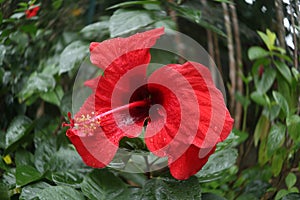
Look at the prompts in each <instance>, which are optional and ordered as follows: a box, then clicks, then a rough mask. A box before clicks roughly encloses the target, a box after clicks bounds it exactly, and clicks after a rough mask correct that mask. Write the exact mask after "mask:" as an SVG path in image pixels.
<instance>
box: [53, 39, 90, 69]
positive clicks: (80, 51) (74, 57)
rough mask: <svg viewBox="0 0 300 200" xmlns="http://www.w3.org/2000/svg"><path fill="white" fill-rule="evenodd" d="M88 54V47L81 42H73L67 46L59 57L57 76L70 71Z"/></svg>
mask: <svg viewBox="0 0 300 200" xmlns="http://www.w3.org/2000/svg"><path fill="white" fill-rule="evenodd" d="M88 52H89V47H88V45H87V44H85V43H83V42H82V41H75V42H72V43H71V44H69V45H68V46H67V47H66V48H65V49H64V50H63V52H62V53H61V55H60V60H59V66H60V69H59V74H62V73H64V72H68V71H70V70H72V69H73V68H74V67H75V65H76V63H78V62H81V61H83V60H84V58H85V57H86V56H87V55H88Z"/></svg>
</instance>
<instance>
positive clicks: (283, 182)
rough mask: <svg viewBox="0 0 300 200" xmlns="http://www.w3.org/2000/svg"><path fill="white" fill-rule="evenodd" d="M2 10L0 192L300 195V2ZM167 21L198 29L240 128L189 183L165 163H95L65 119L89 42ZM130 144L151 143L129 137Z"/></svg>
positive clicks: (19, 5) (69, 3)
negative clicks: (153, 167)
mask: <svg viewBox="0 0 300 200" xmlns="http://www.w3.org/2000/svg"><path fill="white" fill-rule="evenodd" d="M0 7H1V12H0V23H1V25H0V27H1V29H0V41H1V43H0V66H1V68H0V83H1V85H0V105H1V107H0V155H1V159H0V199H2V200H6V199H56V200H60V199H105V200H110V199H203V200H207V199H238V200H243V199H247V200H249V199H276V200H277V199H285V200H287V199H300V193H299V187H300V117H299V112H300V97H299V94H300V82H299V79H300V71H299V57H300V56H299V44H300V34H299V33H300V24H299V23H300V2H299V0H283V1H282V0H275V1H262V0H256V1H251V0H245V1H244V0H235V1H233V0H215V1H207V0H177V1H175V0H168V1H163V0H162V1H158V0H144V1H142V0H141V1H118V0H111V1H108V0H106V1H105V0H76V1H73V0H51V1H35V0H32V1H19V0H0ZM161 26H164V27H166V28H169V29H173V30H177V31H179V32H182V33H184V34H186V35H188V36H190V37H191V38H193V39H194V40H196V41H197V42H198V43H199V44H201V45H202V46H203V47H204V48H205V49H206V50H207V51H208V53H209V54H210V55H211V57H212V58H213V60H214V61H215V63H216V65H217V67H218V69H219V71H220V72H221V74H222V77H223V79H224V84H225V88H226V93H227V105H228V108H229V110H230V113H231V116H232V117H233V118H234V120H235V125H234V129H233V131H232V133H231V134H230V136H229V137H228V138H227V140H226V141H224V142H222V143H220V144H219V145H218V148H217V151H216V153H215V154H213V155H212V156H211V157H210V160H209V162H208V163H207V164H206V165H205V166H204V168H203V169H202V170H201V171H200V172H199V173H197V174H196V175H195V176H192V177H191V178H190V179H188V180H186V181H179V180H176V179H174V178H172V177H171V176H170V175H169V174H168V172H167V171H166V172H165V171H164V172H158V173H156V174H155V173H154V174H153V175H152V176H151V178H149V176H147V174H143V173H136V174H131V173H125V172H122V171H119V170H118V169H116V168H113V167H108V168H106V169H92V168H89V167H87V166H86V165H84V164H83V162H82V160H81V158H80V156H79V155H78V153H77V152H76V150H75V149H74V147H73V146H72V145H71V143H70V142H69V140H68V138H67V137H66V135H65V133H66V128H64V127H62V126H61V125H62V123H63V122H64V121H67V113H68V112H69V111H71V110H72V108H71V107H72V89H73V84H74V81H75V78H76V74H77V70H78V68H79V66H80V64H81V62H82V60H84V59H85V58H86V57H87V56H88V55H89V51H88V50H89V43H90V42H92V41H97V42H100V41H103V40H106V39H109V38H114V37H118V36H123V35H126V34H127V35H128V34H133V33H136V32H137V31H139V30H141V29H142V28H155V27H161ZM175 42H176V41H175ZM154 53H155V52H154ZM155 58H156V59H157V60H156V62H158V63H174V62H177V61H178V60H179V59H178V57H176V56H174V55H170V54H168V53H165V54H163V53H161V52H160V53H157V55H156V57H155ZM122 148H128V149H131V150H135V151H139V150H144V145H143V144H141V143H140V141H139V140H128V141H125V142H124V143H123V146H122Z"/></svg>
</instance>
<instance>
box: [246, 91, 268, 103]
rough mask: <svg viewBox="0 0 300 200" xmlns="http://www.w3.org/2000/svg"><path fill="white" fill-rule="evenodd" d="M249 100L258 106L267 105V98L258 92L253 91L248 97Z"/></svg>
mask: <svg viewBox="0 0 300 200" xmlns="http://www.w3.org/2000/svg"><path fill="white" fill-rule="evenodd" d="M250 97H251V99H252V100H253V101H254V102H255V103H257V104H258V105H262V106H267V105H268V104H269V102H268V99H267V96H266V95H265V94H261V93H260V92H258V91H254V92H252V93H251V95H250Z"/></svg>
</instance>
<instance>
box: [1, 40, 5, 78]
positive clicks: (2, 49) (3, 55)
mask: <svg viewBox="0 0 300 200" xmlns="http://www.w3.org/2000/svg"><path fill="white" fill-rule="evenodd" d="M5 54H6V47H5V46H4V45H2V44H0V65H2V63H3V60H4V57H5ZM1 82H2V79H1Z"/></svg>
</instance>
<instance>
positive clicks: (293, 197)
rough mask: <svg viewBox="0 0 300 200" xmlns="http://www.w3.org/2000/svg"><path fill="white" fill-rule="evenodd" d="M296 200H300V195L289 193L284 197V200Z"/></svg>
mask: <svg viewBox="0 0 300 200" xmlns="http://www.w3.org/2000/svg"><path fill="white" fill-rule="evenodd" d="M296 199H300V194H299V193H289V194H287V195H285V196H283V197H282V200H296Z"/></svg>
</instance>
